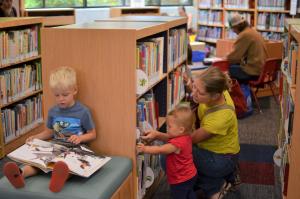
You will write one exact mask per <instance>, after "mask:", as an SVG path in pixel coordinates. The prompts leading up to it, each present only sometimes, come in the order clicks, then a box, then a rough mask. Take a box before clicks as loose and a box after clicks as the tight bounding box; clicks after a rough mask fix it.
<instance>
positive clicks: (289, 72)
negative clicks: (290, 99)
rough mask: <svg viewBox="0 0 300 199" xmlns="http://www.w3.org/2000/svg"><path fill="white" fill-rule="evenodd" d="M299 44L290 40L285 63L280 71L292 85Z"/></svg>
mask: <svg viewBox="0 0 300 199" xmlns="http://www.w3.org/2000/svg"><path fill="white" fill-rule="evenodd" d="M298 50H299V45H298V43H296V42H295V41H291V43H290V49H289V52H288V58H287V63H285V64H284V65H283V67H282V72H283V73H284V74H285V75H286V77H287V81H288V83H289V84H290V85H291V86H293V85H295V84H296V79H297V78H296V71H297V70H298V61H297V55H298Z"/></svg>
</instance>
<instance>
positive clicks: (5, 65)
mask: <svg viewBox="0 0 300 199" xmlns="http://www.w3.org/2000/svg"><path fill="white" fill-rule="evenodd" d="M40 58H41V56H40V55H38V56H33V57H29V58H26V59H23V60H20V61H16V62H13V63H9V64H3V65H0V69H4V68H8V67H10V66H13V65H17V64H22V63H24V62H29V61H33V60H36V59H40Z"/></svg>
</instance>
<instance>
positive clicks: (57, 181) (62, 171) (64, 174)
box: [49, 161, 69, 192]
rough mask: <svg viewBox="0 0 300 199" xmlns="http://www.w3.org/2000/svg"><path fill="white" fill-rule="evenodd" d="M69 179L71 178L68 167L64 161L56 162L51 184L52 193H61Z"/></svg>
mask: <svg viewBox="0 0 300 199" xmlns="http://www.w3.org/2000/svg"><path fill="white" fill-rule="evenodd" d="M68 177H69V168H68V165H67V164H66V163H64V162H62V161H59V162H56V163H55V165H54V167H53V171H52V176H51V180H50V183H49V189H50V191H52V192H60V191H61V190H62V188H63V187H64V185H65V182H66V181H67V179H68Z"/></svg>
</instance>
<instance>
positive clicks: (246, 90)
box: [241, 84, 253, 117]
mask: <svg viewBox="0 0 300 199" xmlns="http://www.w3.org/2000/svg"><path fill="white" fill-rule="evenodd" d="M241 88H242V91H243V94H244V96H245V99H246V104H247V112H246V113H245V114H244V116H243V117H248V116H250V115H252V113H253V107H252V99H251V91H250V86H249V85H248V84H241Z"/></svg>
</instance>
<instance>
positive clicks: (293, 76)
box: [277, 20, 300, 199]
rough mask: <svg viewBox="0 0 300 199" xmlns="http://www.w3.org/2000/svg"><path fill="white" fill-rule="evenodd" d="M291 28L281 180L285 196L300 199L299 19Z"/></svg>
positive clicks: (284, 82) (281, 135) (284, 90)
mask: <svg viewBox="0 0 300 199" xmlns="http://www.w3.org/2000/svg"><path fill="white" fill-rule="evenodd" d="M289 23H290V25H289V26H287V28H288V30H289V38H290V41H291V43H290V45H289V49H288V51H287V54H286V58H285V60H284V62H283V64H282V68H281V70H282V77H281V91H280V93H281V95H280V99H281V100H280V101H281V103H280V105H281V106H280V107H281V122H280V124H281V125H280V129H279V134H278V145H279V150H278V154H277V155H278V156H279V157H280V158H279V159H280V161H279V163H278V164H279V166H280V179H281V184H282V193H283V198H288V199H296V198H299V197H300V192H299V191H298V189H299V188H298V186H297V185H298V184H299V179H300V171H299V167H300V158H299V151H300V145H299V140H300V134H299V130H298V129H299V127H300V126H299V122H297V121H299V117H300V115H299V114H300V105H299V100H300V99H299V96H300V89H299V88H300V85H299V84H300V71H299V68H298V67H299V66H298V61H299V58H300V51H299V48H298V44H299V42H300V26H299V25H292V23H298V21H295V20H290V21H289Z"/></svg>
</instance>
